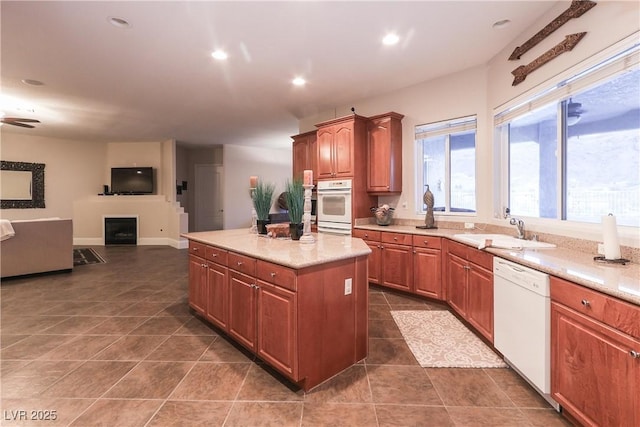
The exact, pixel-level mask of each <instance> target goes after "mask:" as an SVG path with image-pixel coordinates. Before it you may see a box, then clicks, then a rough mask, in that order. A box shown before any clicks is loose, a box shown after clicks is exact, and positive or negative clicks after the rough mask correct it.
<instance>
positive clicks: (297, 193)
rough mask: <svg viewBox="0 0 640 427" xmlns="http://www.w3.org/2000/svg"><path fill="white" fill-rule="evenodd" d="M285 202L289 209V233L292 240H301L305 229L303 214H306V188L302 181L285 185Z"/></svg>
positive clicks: (297, 179)
mask: <svg viewBox="0 0 640 427" xmlns="http://www.w3.org/2000/svg"><path fill="white" fill-rule="evenodd" d="M285 200H286V202H287V208H288V209H289V221H290V225H289V231H290V234H291V239H292V240H300V236H302V232H303V229H304V223H303V222H302V214H303V213H304V187H303V186H302V180H301V179H299V178H294V179H293V180H292V181H287V183H286V184H285Z"/></svg>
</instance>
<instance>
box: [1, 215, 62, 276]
mask: <svg viewBox="0 0 640 427" xmlns="http://www.w3.org/2000/svg"><path fill="white" fill-rule="evenodd" d="M11 226H12V227H13V230H14V232H15V235H14V236H13V237H10V238H8V239H6V240H3V241H0V277H2V278H5V277H13V276H21V275H24V274H34V273H45V272H53V271H65V270H66V271H71V270H72V269H73V223H72V221H71V219H60V218H46V219H34V220H15V221H11Z"/></svg>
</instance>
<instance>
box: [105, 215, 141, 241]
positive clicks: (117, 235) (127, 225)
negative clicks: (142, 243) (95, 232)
mask: <svg viewBox="0 0 640 427" xmlns="http://www.w3.org/2000/svg"><path fill="white" fill-rule="evenodd" d="M104 244H105V245H137V244H138V218H135V217H133V218H121V217H115V218H105V219H104Z"/></svg>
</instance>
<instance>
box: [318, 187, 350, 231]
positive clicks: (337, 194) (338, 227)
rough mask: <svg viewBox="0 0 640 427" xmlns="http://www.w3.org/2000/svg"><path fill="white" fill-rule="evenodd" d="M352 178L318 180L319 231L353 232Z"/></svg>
mask: <svg viewBox="0 0 640 427" xmlns="http://www.w3.org/2000/svg"><path fill="white" fill-rule="evenodd" d="M351 190H352V181H351V180H350V179H341V180H330V181H318V205H317V210H316V217H317V224H318V232H319V233H332V234H351Z"/></svg>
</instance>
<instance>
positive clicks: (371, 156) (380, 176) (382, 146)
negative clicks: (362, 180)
mask: <svg viewBox="0 0 640 427" xmlns="http://www.w3.org/2000/svg"><path fill="white" fill-rule="evenodd" d="M390 124H391V120H390V119H387V120H376V121H372V122H370V123H369V124H368V126H367V128H368V132H367V134H368V135H367V137H368V144H367V161H368V163H367V191H369V192H387V191H389V190H390V185H391V184H390V183H391V162H390V158H391V129H390Z"/></svg>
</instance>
